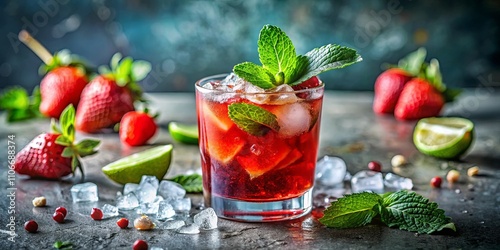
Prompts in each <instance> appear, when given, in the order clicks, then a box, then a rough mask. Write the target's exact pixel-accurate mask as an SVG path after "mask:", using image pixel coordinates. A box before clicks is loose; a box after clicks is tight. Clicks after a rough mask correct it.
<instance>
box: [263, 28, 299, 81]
mask: <svg viewBox="0 0 500 250" xmlns="http://www.w3.org/2000/svg"><path fill="white" fill-rule="evenodd" d="M257 44H258V51H259V59H260V62H261V63H262V65H263V67H264V68H266V69H268V70H269V71H270V72H271V73H272V74H273V75H277V74H278V73H280V72H283V74H284V75H285V77H284V79H281V81H277V82H276V85H280V84H283V83H284V82H286V80H287V79H289V78H290V76H291V75H292V74H293V72H294V70H295V60H296V53H295V47H294V46H293V43H292V41H291V40H290V38H289V37H288V36H287V35H286V34H285V32H283V31H282V30H281V29H280V28H278V27H276V26H272V25H265V26H264V27H263V28H262V30H261V31H260V35H259V41H258V43H257Z"/></svg>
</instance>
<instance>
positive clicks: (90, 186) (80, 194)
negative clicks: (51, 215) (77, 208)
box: [71, 182, 99, 202]
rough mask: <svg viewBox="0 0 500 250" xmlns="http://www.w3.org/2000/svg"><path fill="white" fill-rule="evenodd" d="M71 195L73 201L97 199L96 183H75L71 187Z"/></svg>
mask: <svg viewBox="0 0 500 250" xmlns="http://www.w3.org/2000/svg"><path fill="white" fill-rule="evenodd" d="M71 197H72V198H73V202H93V201H98V200H99V196H98V192H97V185H96V184H95V183H92V182H85V183H82V184H76V185H74V186H72V187H71Z"/></svg>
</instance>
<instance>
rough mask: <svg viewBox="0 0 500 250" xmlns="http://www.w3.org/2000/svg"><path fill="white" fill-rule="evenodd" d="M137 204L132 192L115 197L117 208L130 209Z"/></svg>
mask: <svg viewBox="0 0 500 250" xmlns="http://www.w3.org/2000/svg"><path fill="white" fill-rule="evenodd" d="M138 206H139V200H138V199H137V196H135V194H134V193H133V192H130V193H127V194H125V195H119V196H118V197H116V207H118V209H119V210H132V209H134V208H136V207H138Z"/></svg>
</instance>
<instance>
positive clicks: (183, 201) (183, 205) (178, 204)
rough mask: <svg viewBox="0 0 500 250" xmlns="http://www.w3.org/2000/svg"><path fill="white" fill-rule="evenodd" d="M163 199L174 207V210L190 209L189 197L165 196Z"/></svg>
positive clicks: (187, 210) (186, 210)
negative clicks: (175, 197) (174, 197)
mask: <svg viewBox="0 0 500 250" xmlns="http://www.w3.org/2000/svg"><path fill="white" fill-rule="evenodd" d="M165 200H166V201H167V202H168V203H169V204H170V205H171V206H172V207H173V208H174V210H175V211H176V212H189V211H190V210H191V199H190V198H187V197H186V198H180V199H178V198H177V199H173V198H167V199H165Z"/></svg>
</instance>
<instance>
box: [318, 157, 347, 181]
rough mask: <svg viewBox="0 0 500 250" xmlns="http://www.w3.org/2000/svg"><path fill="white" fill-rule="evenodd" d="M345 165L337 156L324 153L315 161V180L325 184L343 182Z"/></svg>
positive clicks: (345, 171)
mask: <svg viewBox="0 0 500 250" xmlns="http://www.w3.org/2000/svg"><path fill="white" fill-rule="evenodd" d="M346 169H347V166H346V164H345V162H344V160H342V159H341V158H339V157H335V156H328V155H325V156H324V157H323V158H321V159H320V160H319V161H318V162H317V163H316V173H315V174H316V182H317V183H319V184H321V185H325V186H334V185H338V184H341V183H342V184H343V183H344V178H345V176H346V173H347V170H346Z"/></svg>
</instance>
